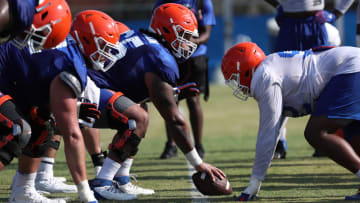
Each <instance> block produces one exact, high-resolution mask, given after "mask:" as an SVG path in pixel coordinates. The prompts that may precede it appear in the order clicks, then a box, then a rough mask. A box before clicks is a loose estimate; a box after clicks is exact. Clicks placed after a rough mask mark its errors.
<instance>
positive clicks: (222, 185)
mask: <svg viewBox="0 0 360 203" xmlns="http://www.w3.org/2000/svg"><path fill="white" fill-rule="evenodd" d="M192 180H193V182H194V184H195V186H196V188H197V189H198V190H199V191H200V192H201V193H202V194H203V195H209V196H210V195H230V194H231V193H232V188H231V185H230V182H229V181H228V179H226V178H224V179H222V180H220V179H218V178H216V180H215V181H212V180H211V177H210V176H209V175H208V174H207V173H202V172H196V173H194V174H193V175H192Z"/></svg>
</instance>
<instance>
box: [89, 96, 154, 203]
mask: <svg viewBox="0 0 360 203" xmlns="http://www.w3.org/2000/svg"><path fill="white" fill-rule="evenodd" d="M105 106H106V108H103V107H105ZM99 109H101V112H102V117H101V119H100V120H98V121H96V122H95V125H94V127H95V128H98V127H104V124H105V127H110V128H112V129H116V130H117V133H116V134H115V136H114V138H113V141H112V143H111V144H110V145H109V155H108V157H107V158H106V159H105V161H104V164H103V167H102V168H101V171H100V172H99V174H98V175H97V177H96V178H95V179H94V180H92V181H91V187H92V188H93V190H94V191H95V195H96V196H97V198H98V199H109V200H130V199H136V195H134V194H126V193H123V192H122V191H121V190H120V189H119V187H118V183H117V182H116V181H115V182H113V181H114V178H115V175H116V174H117V172H118V170H119V169H120V167H121V164H122V162H124V161H125V160H126V159H127V158H129V157H130V156H134V155H135V154H136V153H137V150H138V145H139V144H140V141H141V139H142V138H143V137H144V135H145V132H146V129H147V126H148V114H147V112H146V111H145V110H144V109H143V108H141V107H140V105H138V104H135V103H134V102H132V101H131V100H130V99H128V98H127V97H125V96H123V95H122V94H121V93H115V94H114V93H113V92H110V91H107V90H102V91H101V99H100V105H99ZM113 184H115V186H114V185H113Z"/></svg>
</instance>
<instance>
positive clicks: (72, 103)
mask: <svg viewBox="0 0 360 203" xmlns="http://www.w3.org/2000/svg"><path fill="white" fill-rule="evenodd" d="M50 107H51V111H52V112H53V113H54V116H55V120H56V124H57V127H58V128H59V130H60V132H61V134H62V135H63V137H64V142H65V154H66V159H67V163H68V167H69V170H70V172H71V175H72V177H73V180H74V182H75V184H78V183H79V182H81V181H82V180H86V179H87V176H86V169H85V149H84V140H83V137H82V133H81V130H80V127H79V123H78V117H77V97H76V96H75V94H74V93H73V91H72V89H71V88H69V87H68V86H67V85H66V84H65V83H64V82H63V81H62V80H61V79H60V77H59V76H57V77H56V78H55V79H54V80H53V81H52V83H51V86H50Z"/></svg>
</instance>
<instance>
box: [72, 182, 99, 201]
mask: <svg viewBox="0 0 360 203" xmlns="http://www.w3.org/2000/svg"><path fill="white" fill-rule="evenodd" d="M76 187H77V189H78V194H79V198H80V200H82V201H86V202H92V201H96V199H95V197H94V193H93V192H92V191H91V189H90V186H89V183H88V180H83V181H81V182H80V183H79V184H77V185H76Z"/></svg>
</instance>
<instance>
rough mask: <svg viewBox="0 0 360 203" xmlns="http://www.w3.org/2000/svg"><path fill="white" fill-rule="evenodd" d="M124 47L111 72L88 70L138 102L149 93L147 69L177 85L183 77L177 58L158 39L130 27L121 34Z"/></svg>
mask: <svg viewBox="0 0 360 203" xmlns="http://www.w3.org/2000/svg"><path fill="white" fill-rule="evenodd" d="M120 49H121V50H122V51H121V52H122V54H123V55H122V58H121V59H119V60H118V61H117V62H116V63H115V64H114V66H113V67H112V68H111V69H110V70H108V71H107V72H100V71H99V72H98V71H95V70H88V74H89V75H90V77H91V78H92V79H93V80H94V81H95V83H96V85H97V86H99V87H101V88H108V89H111V90H114V91H121V92H123V93H124V94H125V95H126V96H127V97H129V98H130V99H131V100H133V101H134V102H140V101H142V100H144V99H145V98H147V97H149V95H148V89H147V87H146V84H145V73H147V72H152V73H155V74H156V75H158V76H159V77H160V78H161V79H162V80H163V81H165V82H167V83H169V84H170V85H172V86H175V84H176V80H177V79H178V77H179V70H178V66H177V63H176V60H175V58H174V57H173V56H172V55H171V53H170V52H169V50H168V49H167V48H165V47H163V45H161V44H159V42H158V41H157V40H156V39H154V38H152V37H150V36H148V35H146V34H144V33H142V32H140V31H135V30H130V31H128V32H126V33H124V34H122V35H121V36H120Z"/></svg>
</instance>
